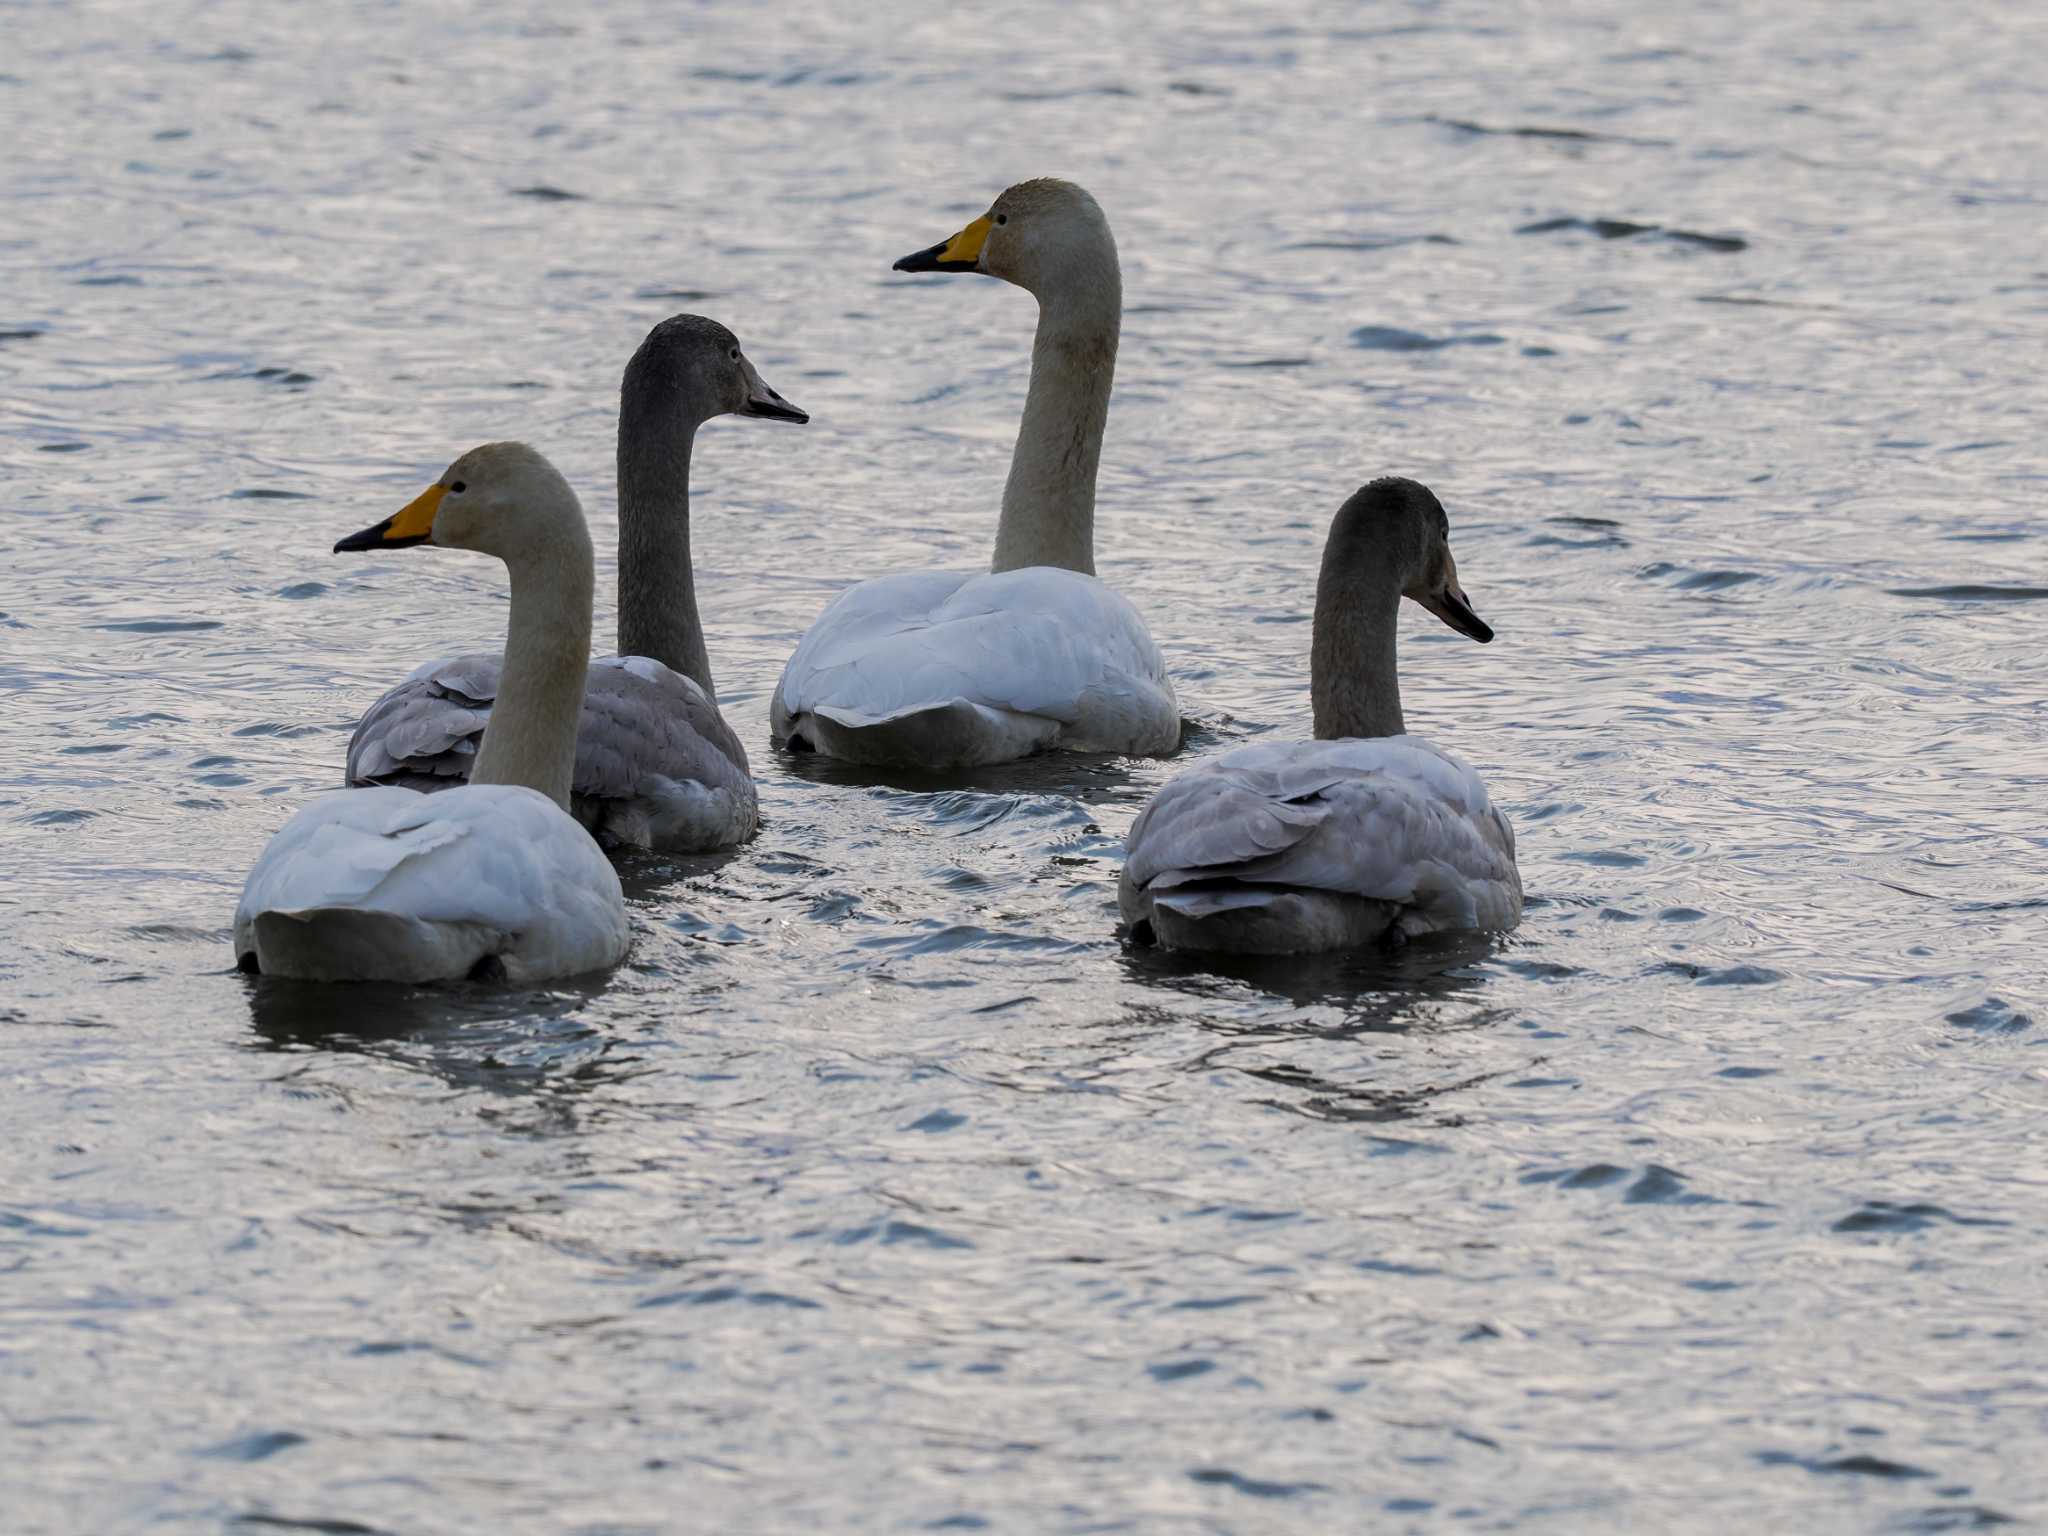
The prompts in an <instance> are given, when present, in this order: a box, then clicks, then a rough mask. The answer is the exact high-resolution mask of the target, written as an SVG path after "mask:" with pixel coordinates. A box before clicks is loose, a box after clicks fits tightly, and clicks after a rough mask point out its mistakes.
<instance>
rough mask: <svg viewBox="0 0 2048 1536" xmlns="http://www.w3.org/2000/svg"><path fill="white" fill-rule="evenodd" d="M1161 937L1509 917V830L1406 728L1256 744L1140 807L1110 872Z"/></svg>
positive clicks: (1180, 943)
mask: <svg viewBox="0 0 2048 1536" xmlns="http://www.w3.org/2000/svg"><path fill="white" fill-rule="evenodd" d="M1119 891H1120V899H1121V905H1122V907H1123V910H1124V915H1125V917H1126V919H1127V920H1129V921H1132V922H1149V923H1150V924H1151V926H1152V929H1153V931H1154V933H1155V934H1156V936H1157V938H1158V941H1159V942H1160V943H1162V944H1164V945H1166V946H1167V947H1169V948H1183V949H1213V948H1229V949H1234V950H1238V951H1241V952H1245V951H1248V952H1253V953H1267V954H1274V953H1278V954H1286V953H1292V952H1297V951H1304V950H1330V949H1351V948H1355V947H1357V946H1359V945H1361V944H1368V943H1371V942H1372V941H1373V940H1375V939H1378V938H1380V937H1381V936H1382V935H1383V934H1385V933H1386V932H1387V931H1388V930H1389V929H1390V928H1393V929H1398V930H1399V932H1400V933H1402V934H1403V935H1404V936H1413V935H1416V934H1422V933H1431V932H1436V931H1439V930H1455V929H1497V928H1512V927H1513V926H1514V925H1515V922H1516V920H1517V919H1518V918H1519V917H1520V915H1521V910H1522V885H1521V879H1520V876H1519V875H1518V874H1517V872H1516V869H1515V833H1514V829H1513V828H1512V827H1511V826H1509V825H1508V819H1507V817H1505V816H1503V815H1502V814H1501V813H1500V811H1499V810H1498V809H1496V808H1495V807H1494V805H1493V804H1492V802H1491V801H1490V800H1489V799H1488V798H1487V793H1486V785H1485V784H1484V783H1483V782H1482V781H1481V780H1480V778H1479V775H1478V774H1476V773H1474V772H1473V771H1472V770H1471V768H1469V767H1468V766H1466V764H1465V763H1463V762H1461V761H1460V760H1459V759H1458V758H1456V757H1453V756H1452V755H1451V754H1450V753H1448V752H1444V751H1441V750H1439V749H1438V748H1436V747H1433V746H1431V745H1430V744H1429V743H1428V742H1426V741H1423V740H1422V739H1421V738H1419V737H1415V736H1388V737H1382V738H1380V739H1378V740H1355V739H1353V740H1341V741H1305V742H1258V743H1255V744H1253V745H1251V746H1247V747H1239V748H1238V749H1237V750H1235V751H1233V752H1227V753H1225V754H1224V755H1223V756H1221V757H1219V758H1217V759H1216V760H1215V761H1213V762H1209V763H1204V764H1203V765H1202V766H1200V767H1199V768H1195V769H1193V770H1191V771H1190V772H1187V773H1183V774H1180V775H1178V776H1176V777H1175V778H1174V779H1173V781H1172V782H1171V783H1169V784H1168V785H1167V786H1166V787H1165V788H1164V789H1162V790H1160V792H1159V793H1158V795H1157V796H1155V797H1154V799H1153V800H1152V803H1151V804H1150V805H1148V806H1146V808H1145V810H1144V813H1143V814H1142V815H1140V816H1139V818H1138V821H1137V823H1136V825H1134V826H1133V827H1132V828H1131V832H1130V837H1129V840H1128V843H1127V854H1126V857H1125V861H1124V870H1123V875H1122V878H1121V880H1120V882H1119Z"/></svg>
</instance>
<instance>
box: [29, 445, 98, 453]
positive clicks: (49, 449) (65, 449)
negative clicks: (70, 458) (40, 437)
mask: <svg viewBox="0 0 2048 1536" xmlns="http://www.w3.org/2000/svg"><path fill="white" fill-rule="evenodd" d="M91 446H92V444H91V443H37V444H36V452H37V453H83V452H85V450H86V449H88V448H90V447H91Z"/></svg>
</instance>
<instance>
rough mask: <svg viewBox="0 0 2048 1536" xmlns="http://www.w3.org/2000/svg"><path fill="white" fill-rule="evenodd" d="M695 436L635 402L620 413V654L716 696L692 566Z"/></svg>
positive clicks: (693, 431) (693, 428)
mask: <svg viewBox="0 0 2048 1536" xmlns="http://www.w3.org/2000/svg"><path fill="white" fill-rule="evenodd" d="M695 438H696V426H695V424H694V423H688V422H686V423H683V424H680V425H678V424H674V423H659V424H658V423H654V422H649V421H642V420H638V419H636V417H635V414H634V412H633V408H632V406H631V404H630V403H629V404H627V405H625V406H622V407H621V409H620V412H619V654H620V655H621V656H646V657H649V658H651V659H652V660H655V661H658V662H660V663H661V664H662V665H663V666H665V667H667V668H668V669H669V670H670V671H673V672H680V673H682V674H683V675H684V676H685V677H688V678H691V679H693V680H694V681H695V682H696V684H697V686H698V687H700V688H702V689H703V690H704V692H705V694H706V695H707V696H709V697H712V698H716V697H717V694H716V693H715V692H714V691H713V689H712V686H711V657H710V655H709V653H707V652H706V650H705V649H704V625H703V622H702V621H701V620H700V619H699V618H698V617H697V580H696V575H695V572H694V569H693V567H692V565H691V562H690V449H691V446H692V444H693V443H694V441H695Z"/></svg>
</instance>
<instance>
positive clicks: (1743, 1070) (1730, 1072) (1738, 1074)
mask: <svg viewBox="0 0 2048 1536" xmlns="http://www.w3.org/2000/svg"><path fill="white" fill-rule="evenodd" d="M1777 1075H1778V1069H1777V1068H1776V1067H1723V1068H1722V1069H1721V1070H1720V1071H1718V1072H1716V1073H1715V1074H1714V1076H1716V1077H1727V1078H1734V1079H1736V1080H1737V1081H1747V1080H1748V1079H1750V1078H1757V1077H1776V1076H1777Z"/></svg>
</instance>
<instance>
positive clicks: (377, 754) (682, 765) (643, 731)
mask: <svg viewBox="0 0 2048 1536" xmlns="http://www.w3.org/2000/svg"><path fill="white" fill-rule="evenodd" d="M501 666H502V663H501V660H500V658H498V657H496V656H492V655H487V654H475V655H469V656H455V657H451V658H449V659H448V660H445V661H430V662H427V663H426V664H425V665H423V666H420V667H418V668H416V669H415V670H414V671H413V673H412V675H411V676H410V677H408V678H406V680H405V681H404V682H402V683H400V684H399V685H398V686H397V687H396V688H393V689H392V690H391V691H390V692H389V693H387V694H385V695H384V697H383V698H381V699H379V700H378V701H377V702H376V703H375V704H373V705H371V706H370V711H369V713H368V714H366V715H364V716H363V718H362V721H361V723H360V724H358V725H357V726H356V730H355V735H354V737H353V738H352V739H351V740H350V742H349V750H348V782H349V783H351V784H395V785H402V786H404V787H406V788H408V789H416V790H422V791H426V792H429V793H431V792H432V791H434V790H438V789H446V788H448V787H449V786H450V785H452V784H458V783H460V782H462V780H463V779H465V778H466V777H467V776H468V774H469V770H470V766H471V764H473V763H474V762H475V761H476V752H477V745H478V743H479V742H480V741H481V740H482V739H483V735H484V727H485V726H486V725H488V724H489V723H490V718H491V704H492V701H493V700H495V699H496V698H497V696H498V674H499V671H500V669H501ZM569 808H570V811H571V813H572V814H573V815H574V816H575V817H576V819H577V820H578V821H580V822H581V823H583V825H584V826H585V827H586V828H587V829H588V830H589V832H590V834H591V835H592V836H593V837H595V838H596V839H597V840H598V842H599V843H601V844H602V845H603V846H605V847H607V848H615V847H622V846H623V847H635V848H659V849H668V850H685V851H698V850H704V849H712V848H727V847H731V846H733V845H734V844H736V843H742V842H745V841H746V840H747V839H748V838H749V837H751V836H752V835H753V833H754V829H755V827H756V826H757V825H758V823H759V812H758V810H757V801H756V796H755V791H754V781H753V779H752V777H751V776H750V775H749V773H748V770H747V752H746V748H745V747H743V746H741V745H740V739H739V737H738V736H736V735H735V734H733V729H732V727H731V726H730V725H728V724H726V721H725V717H724V716H723V715H722V714H720V713H719V710H718V703H717V701H716V700H715V699H713V698H711V697H710V696H709V695H707V694H706V693H705V692H704V690H703V689H702V688H701V687H699V686H698V684H697V683H696V682H695V681H694V680H693V679H691V678H688V677H685V676H684V675H683V674H682V673H680V672H675V671H671V670H670V669H669V668H667V667H664V666H663V665H662V664H661V663H660V662H658V661H655V660H653V659H652V658H651V657H647V656H605V657H601V658H599V659H598V660H596V661H593V662H591V664H590V678H589V681H588V682H587V683H586V684H585V685H584V690H583V708H582V712H581V716H580V718H579V720H578V724H577V730H576V777H575V789H574V792H573V793H572V794H571V796H570V802H569Z"/></svg>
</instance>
